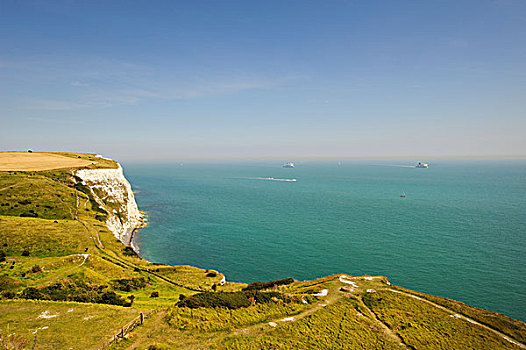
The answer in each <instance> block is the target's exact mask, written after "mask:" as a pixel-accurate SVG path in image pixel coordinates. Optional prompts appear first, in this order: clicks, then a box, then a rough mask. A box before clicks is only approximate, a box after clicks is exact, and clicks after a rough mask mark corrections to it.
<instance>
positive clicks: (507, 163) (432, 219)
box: [123, 159, 526, 321]
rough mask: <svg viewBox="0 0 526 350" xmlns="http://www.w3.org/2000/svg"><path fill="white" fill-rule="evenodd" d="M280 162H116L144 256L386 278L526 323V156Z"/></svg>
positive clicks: (255, 277)
mask: <svg viewBox="0 0 526 350" xmlns="http://www.w3.org/2000/svg"><path fill="white" fill-rule="evenodd" d="M284 161H288V160H283V161H279V160H276V161H274V160H264V161H209V162H191V161H183V162H164V163H162V162H128V163H124V164H123V167H124V171H125V175H126V177H127V178H128V179H129V181H130V182H131V184H132V187H133V189H134V191H135V192H136V194H135V196H136V200H137V202H138V205H139V208H140V209H141V210H143V211H145V212H146V213H147V218H148V226H147V227H145V228H143V229H141V230H140V231H139V232H138V234H137V236H136V243H137V245H138V247H139V250H140V254H141V256H142V257H144V258H146V259H148V260H150V261H152V262H156V263H165V264H171V265H194V266H198V267H202V268H207V269H215V270H218V271H220V272H222V273H224V274H225V275H226V278H227V280H229V281H239V282H247V283H248V282H254V281H268V280H272V279H279V278H286V277H294V278H295V279H298V280H307V279H313V278H317V277H322V276H326V275H330V274H335V273H346V274H351V275H363V274H369V275H383V276H387V277H388V278H389V280H390V281H391V283H393V284H396V285H400V286H403V287H406V288H410V289H413V290H418V291H422V292H426V293H430V294H435V295H439V296H443V297H447V298H452V299H455V300H459V301H462V302H465V303H468V304H470V305H473V306H478V307H483V308H486V309H489V310H492V311H496V312H500V313H504V314H506V315H508V316H510V317H513V318H516V319H520V320H523V321H526V159H516V160H467V159H462V160H446V159H437V160H432V161H430V162H429V163H430V165H429V168H428V169H418V168H415V167H414V164H415V160H399V159H397V160H302V161H297V162H296V167H295V168H283V167H282V166H281V165H282V164H283V163H284ZM402 194H405V197H402Z"/></svg>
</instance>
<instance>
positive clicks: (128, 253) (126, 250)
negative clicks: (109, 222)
mask: <svg viewBox="0 0 526 350" xmlns="http://www.w3.org/2000/svg"><path fill="white" fill-rule="evenodd" d="M122 254H124V255H126V256H133V257H135V258H138V257H139V254H137V253H136V252H135V250H133V248H132V247H125V248H124V249H123V250H122Z"/></svg>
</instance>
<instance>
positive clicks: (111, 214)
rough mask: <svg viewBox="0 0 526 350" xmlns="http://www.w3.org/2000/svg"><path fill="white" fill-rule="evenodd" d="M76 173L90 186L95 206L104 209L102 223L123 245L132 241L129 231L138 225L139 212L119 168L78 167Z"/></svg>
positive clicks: (129, 186)
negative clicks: (97, 205)
mask: <svg viewBox="0 0 526 350" xmlns="http://www.w3.org/2000/svg"><path fill="white" fill-rule="evenodd" d="M76 175H77V176H78V177H79V178H81V179H82V181H83V183H84V184H85V185H87V186H89V187H90V188H91V190H92V193H93V194H94V197H95V199H96V200H97V202H98V203H99V205H100V206H101V207H103V208H104V209H105V210H106V211H107V212H108V219H107V220H106V225H107V227H108V228H109V229H110V230H111V231H112V232H113V234H114V235H115V237H117V238H118V239H119V240H121V241H122V242H123V243H124V244H133V241H132V237H133V231H134V230H135V229H136V228H138V227H140V226H141V224H142V215H141V213H140V212H139V208H138V207H137V203H136V202H135V197H134V196H133V191H132V188H131V185H130V183H129V182H128V180H126V178H125V177H124V173H123V171H122V167H121V166H120V165H119V166H118V168H117V169H85V170H78V171H77V172H76ZM133 248H134V249H135V250H137V247H135V246H134V247H133Z"/></svg>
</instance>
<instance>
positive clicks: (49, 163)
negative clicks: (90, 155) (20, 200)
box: [0, 152, 92, 171]
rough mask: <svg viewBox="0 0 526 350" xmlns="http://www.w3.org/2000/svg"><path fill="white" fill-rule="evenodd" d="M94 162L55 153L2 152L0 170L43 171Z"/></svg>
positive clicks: (75, 166) (0, 154)
mask: <svg viewBox="0 0 526 350" xmlns="http://www.w3.org/2000/svg"><path fill="white" fill-rule="evenodd" d="M91 163H92V162H90V161H89V160H86V159H82V158H72V157H65V156H63V155H60V154H55V153H40V152H39V153H36V152H33V153H28V152H0V171H42V170H51V169H61V168H77V167H84V166H87V165H90V164H91Z"/></svg>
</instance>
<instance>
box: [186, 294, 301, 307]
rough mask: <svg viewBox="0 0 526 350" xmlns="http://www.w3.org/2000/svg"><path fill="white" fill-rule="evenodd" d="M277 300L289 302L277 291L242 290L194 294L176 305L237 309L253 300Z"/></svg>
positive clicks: (262, 302)
mask: <svg viewBox="0 0 526 350" xmlns="http://www.w3.org/2000/svg"><path fill="white" fill-rule="evenodd" d="M278 300H282V301H286V302H290V301H291V300H289V299H287V298H286V297H285V296H284V295H283V294H281V293H278V292H259V291H244V292H217V293H213V292H204V293H198V294H194V295H192V296H189V297H187V298H184V299H182V300H181V301H179V302H178V303H177V304H176V306H178V307H189V308H192V309H195V308H198V307H206V308H215V307H225V308H227V309H239V308H242V307H248V306H250V305H252V303H253V302H255V303H260V304H265V303H271V302H276V301H278Z"/></svg>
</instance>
